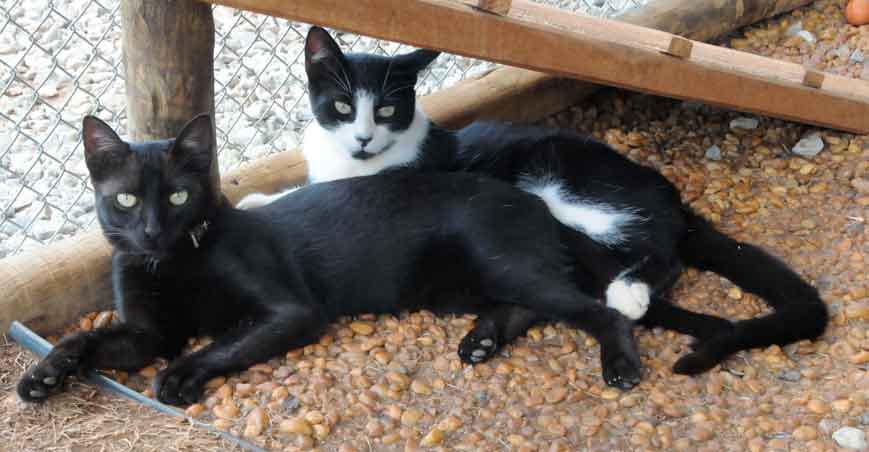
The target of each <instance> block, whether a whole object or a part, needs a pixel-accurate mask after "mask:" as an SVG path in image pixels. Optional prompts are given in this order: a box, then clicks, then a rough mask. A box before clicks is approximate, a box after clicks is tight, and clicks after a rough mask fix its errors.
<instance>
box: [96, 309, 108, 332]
mask: <svg viewBox="0 0 869 452" xmlns="http://www.w3.org/2000/svg"><path fill="white" fill-rule="evenodd" d="M111 323H112V311H103V312H101V313H100V314H99V315H98V316H97V318H96V319H94V328H105V327H107V326H109V325H110V324H111Z"/></svg>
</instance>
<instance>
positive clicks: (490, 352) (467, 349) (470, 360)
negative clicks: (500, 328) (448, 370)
mask: <svg viewBox="0 0 869 452" xmlns="http://www.w3.org/2000/svg"><path fill="white" fill-rule="evenodd" d="M497 352H498V335H497V331H495V330H494V329H493V328H490V327H489V325H488V324H484V325H477V326H475V327H474V329H472V330H471V331H469V332H468V334H466V335H465V337H463V338H462V342H461V343H460V344H459V358H460V359H461V360H462V362H463V363H465V364H479V363H481V362H484V361H488V360H490V359H492V357H494V356H495V353H497Z"/></svg>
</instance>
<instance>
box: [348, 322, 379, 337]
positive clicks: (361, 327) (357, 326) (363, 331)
mask: <svg viewBox="0 0 869 452" xmlns="http://www.w3.org/2000/svg"><path fill="white" fill-rule="evenodd" d="M350 329H351V330H353V332H354V333H356V334H358V335H360V336H368V335H369V334H371V333H373V332H374V327H373V326H371V324H370V323H366V322H353V323H351V324H350Z"/></svg>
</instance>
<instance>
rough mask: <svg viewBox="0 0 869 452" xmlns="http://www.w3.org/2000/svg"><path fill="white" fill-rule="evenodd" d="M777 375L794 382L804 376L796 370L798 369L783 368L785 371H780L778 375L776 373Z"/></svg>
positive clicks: (779, 377)
mask: <svg viewBox="0 0 869 452" xmlns="http://www.w3.org/2000/svg"><path fill="white" fill-rule="evenodd" d="M776 377H777V378H778V379H779V380H784V381H790V382H792V383H795V382H797V381H800V378H802V374H800V372H799V371H796V370H783V371H781V372H779V373H778V375H776Z"/></svg>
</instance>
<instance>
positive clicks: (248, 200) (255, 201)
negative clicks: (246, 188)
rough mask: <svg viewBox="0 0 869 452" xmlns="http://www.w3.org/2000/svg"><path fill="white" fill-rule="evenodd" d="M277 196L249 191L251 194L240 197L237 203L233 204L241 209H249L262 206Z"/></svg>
mask: <svg viewBox="0 0 869 452" xmlns="http://www.w3.org/2000/svg"><path fill="white" fill-rule="evenodd" d="M277 198H278V197H276V196H274V195H266V194H263V193H251V194H249V195H247V196H245V197H244V198H242V199H241V201H239V202H238V204H236V205H235V208H236V209H242V210H250V209H254V208H257V207H262V206H264V205H266V204H268V203H270V202H272V201H274V200H275V199H277Z"/></svg>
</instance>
